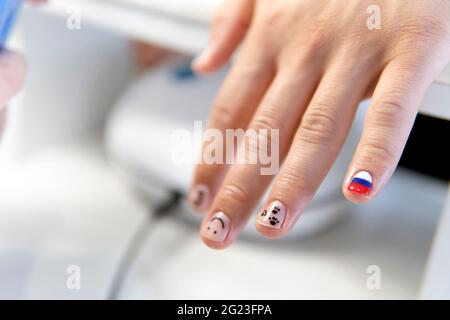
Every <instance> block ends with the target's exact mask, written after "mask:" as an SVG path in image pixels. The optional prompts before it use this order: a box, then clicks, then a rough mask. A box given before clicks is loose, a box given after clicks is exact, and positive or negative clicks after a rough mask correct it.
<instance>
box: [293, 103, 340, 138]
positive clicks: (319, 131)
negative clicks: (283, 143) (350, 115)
mask: <svg viewBox="0 0 450 320" xmlns="http://www.w3.org/2000/svg"><path fill="white" fill-rule="evenodd" d="M331 105H332V102H331V101H324V102H318V103H315V104H314V105H313V106H311V107H310V109H309V110H307V112H306V113H305V115H304V117H303V119H302V123H301V125H300V129H299V130H298V133H297V138H298V139H300V140H301V141H303V142H306V143H309V144H317V145H326V144H328V142H329V141H331V139H333V137H335V135H336V133H337V129H338V124H337V122H336V120H335V119H334V117H333V116H332V112H331V111H330V110H331Z"/></svg>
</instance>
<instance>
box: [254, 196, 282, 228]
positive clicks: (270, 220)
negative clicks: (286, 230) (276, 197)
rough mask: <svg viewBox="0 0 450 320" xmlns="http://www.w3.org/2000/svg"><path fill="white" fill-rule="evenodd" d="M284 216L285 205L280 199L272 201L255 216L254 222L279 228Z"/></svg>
mask: <svg viewBox="0 0 450 320" xmlns="http://www.w3.org/2000/svg"><path fill="white" fill-rule="evenodd" d="M285 217H286V207H285V206H284V205H283V204H282V203H281V202H280V201H273V202H272V203H271V204H270V205H269V206H268V207H267V208H265V209H264V210H263V211H261V212H260V213H259V214H258V216H257V217H256V222H257V223H259V224H261V225H263V226H266V227H270V228H274V229H280V228H281V225H282V224H283V222H284V218H285Z"/></svg>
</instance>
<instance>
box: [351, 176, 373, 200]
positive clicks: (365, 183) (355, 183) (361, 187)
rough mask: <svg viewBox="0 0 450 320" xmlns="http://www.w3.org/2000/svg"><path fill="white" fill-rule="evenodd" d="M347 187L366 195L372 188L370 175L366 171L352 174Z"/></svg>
mask: <svg viewBox="0 0 450 320" xmlns="http://www.w3.org/2000/svg"><path fill="white" fill-rule="evenodd" d="M347 189H348V190H349V191H352V192H355V193H360V194H364V195H366V196H368V195H369V193H370V190H372V175H371V174H370V173H369V172H367V171H359V172H358V173H356V174H355V175H354V176H353V179H352V181H350V183H349V185H348V188H347Z"/></svg>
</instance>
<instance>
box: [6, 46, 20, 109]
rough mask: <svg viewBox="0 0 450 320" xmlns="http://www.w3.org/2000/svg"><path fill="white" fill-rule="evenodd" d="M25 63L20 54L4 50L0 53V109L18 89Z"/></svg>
mask: <svg viewBox="0 0 450 320" xmlns="http://www.w3.org/2000/svg"><path fill="white" fill-rule="evenodd" d="M25 70H26V64H25V61H24V59H23V58H22V56H20V55H18V54H16V53H13V52H10V51H7V50H4V51H2V52H1V53H0V109H2V108H3V107H4V106H5V105H6V103H7V102H8V101H9V100H10V99H11V98H12V97H13V96H14V95H16V93H17V92H18V91H19V90H20V88H21V87H22V84H23V81H24V78H25Z"/></svg>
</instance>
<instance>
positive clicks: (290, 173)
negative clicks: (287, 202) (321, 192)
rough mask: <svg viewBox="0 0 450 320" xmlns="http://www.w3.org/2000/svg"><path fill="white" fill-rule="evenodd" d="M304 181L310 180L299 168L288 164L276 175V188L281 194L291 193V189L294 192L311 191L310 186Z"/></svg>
mask: <svg viewBox="0 0 450 320" xmlns="http://www.w3.org/2000/svg"><path fill="white" fill-rule="evenodd" d="M305 181H311V180H309V179H308V178H307V177H305V174H303V173H302V171H301V170H300V169H299V168H296V167H293V166H290V167H286V168H285V169H284V170H283V171H282V172H281V173H280V174H279V176H278V178H277V184H276V188H277V190H278V192H279V193H280V195H281V196H285V195H286V194H290V193H292V191H293V190H295V191H296V192H300V191H301V192H302V193H305V194H306V193H309V192H312V190H311V187H309V186H308V185H307V184H306V183H305Z"/></svg>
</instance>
